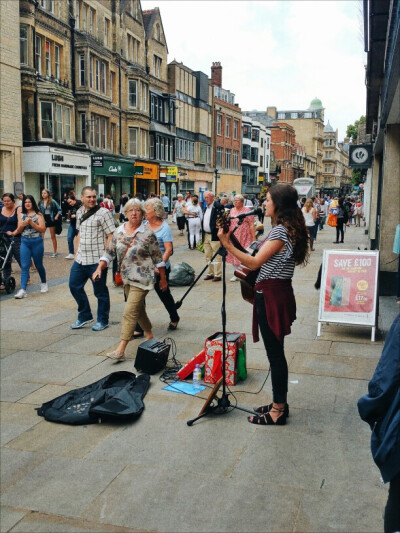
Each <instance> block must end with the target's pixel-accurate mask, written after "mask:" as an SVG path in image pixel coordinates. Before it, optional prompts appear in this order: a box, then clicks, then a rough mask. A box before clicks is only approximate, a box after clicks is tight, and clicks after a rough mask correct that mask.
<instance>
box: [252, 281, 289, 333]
mask: <svg viewBox="0 0 400 533" xmlns="http://www.w3.org/2000/svg"><path fill="white" fill-rule="evenodd" d="M254 290H255V291H262V293H263V296H264V302H265V311H266V314H267V320H268V326H269V327H270V329H271V331H272V332H273V334H274V335H275V337H276V338H277V339H278V340H279V341H280V342H282V341H283V338H284V337H285V336H286V335H289V333H290V331H291V329H290V328H291V325H292V324H293V322H294V321H295V320H296V300H295V297H294V293H293V287H292V280H291V279H279V278H273V279H266V280H263V281H260V282H259V283H257V285H256V286H255V287H254ZM252 333H253V342H258V341H259V340H260V337H259V335H258V317H257V306H256V304H255V303H254V305H253V330H252Z"/></svg>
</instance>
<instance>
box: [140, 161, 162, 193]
mask: <svg viewBox="0 0 400 533" xmlns="http://www.w3.org/2000/svg"><path fill="white" fill-rule="evenodd" d="M152 193H153V194H160V167H159V165H158V163H149V162H148V161H136V162H135V165H134V167H133V194H135V195H136V194H141V195H142V197H143V198H147V197H148V196H149V195H150V194H152Z"/></svg>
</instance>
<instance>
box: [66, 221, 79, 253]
mask: <svg viewBox="0 0 400 533" xmlns="http://www.w3.org/2000/svg"><path fill="white" fill-rule="evenodd" d="M77 235H78V230H77V229H76V228H75V227H74V226H71V224H70V225H69V226H68V234H67V241H68V252H69V253H70V254H72V255H73V254H74V253H75V251H74V239H75V237H76V236H77Z"/></svg>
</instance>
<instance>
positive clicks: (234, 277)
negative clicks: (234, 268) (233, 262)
mask: <svg viewBox="0 0 400 533" xmlns="http://www.w3.org/2000/svg"><path fill="white" fill-rule="evenodd" d="M237 280H238V279H237V277H236V276H233V277H232V278H231V279H230V280H229V281H237Z"/></svg>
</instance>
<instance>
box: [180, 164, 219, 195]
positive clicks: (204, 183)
mask: <svg viewBox="0 0 400 533" xmlns="http://www.w3.org/2000/svg"><path fill="white" fill-rule="evenodd" d="M185 172H187V176H185V178H186V179H185V180H183V179H181V183H180V185H181V192H182V191H183V190H184V189H185V185H188V184H192V185H191V186H190V185H189V187H187V189H189V190H191V192H192V193H195V194H199V192H200V189H202V190H209V191H212V190H213V182H214V172H213V171H208V172H207V171H201V170H186V171H185Z"/></svg>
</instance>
